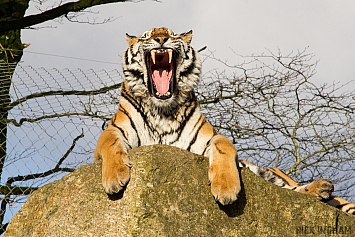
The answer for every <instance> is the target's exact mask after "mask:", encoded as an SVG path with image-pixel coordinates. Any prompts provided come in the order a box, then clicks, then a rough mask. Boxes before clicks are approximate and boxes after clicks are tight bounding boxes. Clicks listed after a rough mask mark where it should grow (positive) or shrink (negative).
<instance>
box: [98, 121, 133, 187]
mask: <svg viewBox="0 0 355 237" xmlns="http://www.w3.org/2000/svg"><path fill="white" fill-rule="evenodd" d="M94 159H95V160H100V159H102V185H103V186H104V189H105V191H106V193H108V194H113V193H118V192H119V191H121V190H122V189H123V188H124V186H126V185H127V183H128V181H129V179H130V176H131V175H130V167H131V166H132V164H131V162H130V159H129V156H128V153H127V150H126V148H125V147H124V145H123V143H122V138H121V135H120V133H119V132H118V131H117V130H116V129H115V128H113V127H112V125H109V127H108V128H107V129H106V130H105V131H103V133H102V134H101V136H100V138H99V140H98V143H97V146H96V149H95V152H94Z"/></svg>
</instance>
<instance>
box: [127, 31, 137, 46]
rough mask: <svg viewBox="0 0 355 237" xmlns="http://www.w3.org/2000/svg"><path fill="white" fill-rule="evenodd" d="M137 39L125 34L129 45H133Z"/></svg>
mask: <svg viewBox="0 0 355 237" xmlns="http://www.w3.org/2000/svg"><path fill="white" fill-rule="evenodd" d="M136 40H137V37H136V36H133V35H129V34H127V33H126V41H127V42H128V44H129V45H131V44H133V43H134V42H136Z"/></svg>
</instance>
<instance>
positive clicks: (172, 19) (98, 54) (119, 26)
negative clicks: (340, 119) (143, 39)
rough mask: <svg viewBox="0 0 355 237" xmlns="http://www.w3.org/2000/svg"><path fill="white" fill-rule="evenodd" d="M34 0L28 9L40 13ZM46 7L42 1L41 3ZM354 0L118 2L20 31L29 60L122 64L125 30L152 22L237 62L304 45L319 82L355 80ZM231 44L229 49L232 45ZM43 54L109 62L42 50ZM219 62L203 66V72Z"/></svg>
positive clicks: (50, 64) (58, 64) (59, 64)
mask: <svg viewBox="0 0 355 237" xmlns="http://www.w3.org/2000/svg"><path fill="white" fill-rule="evenodd" d="M36 6H38V4H36V3H34V2H31V5H30V9H29V10H28V12H27V13H26V14H27V15H31V14H35V13H37V12H38V10H37V9H36ZM43 7H45V6H43ZM354 9H355V2H354V1H351V0H347V1H331V0H315V1H306V0H297V1H290V0H270V1H263V0H256V1H247V0H244V1H218V2H216V1H212V0H193V1H191V0H175V1H174V0H162V1H161V2H155V1H142V2H135V3H134V2H130V3H115V4H108V5H104V6H98V7H94V8H92V9H91V11H92V12H96V13H98V14H85V15H83V16H81V19H82V20H86V19H89V20H90V21H93V20H94V19H96V20H97V21H100V20H103V19H105V18H107V17H113V18H117V19H116V20H115V21H114V22H111V23H107V24H99V25H90V24H79V23H70V22H67V21H66V20H65V19H64V20H63V21H62V22H61V23H58V22H54V21H51V22H47V23H45V24H40V25H38V26H39V27H48V26H49V27H55V28H42V29H40V30H23V31H22V39H23V42H24V43H31V46H30V47H28V48H27V49H26V50H25V53H24V56H23V58H22V60H23V63H24V64H25V65H32V66H34V67H45V68H59V69H61V68H82V69H88V68H93V69H101V68H103V69H108V70H110V69H113V68H120V61H121V59H120V56H119V55H120V54H121V53H122V52H123V51H124V50H125V48H126V46H127V44H126V42H125V33H129V34H131V35H139V34H141V33H143V32H144V31H146V30H149V29H150V28H152V27H160V26H166V27H168V28H171V29H172V30H174V31H175V32H177V33H181V32H185V31H188V30H190V29H192V30H193V31H194V38H193V42H192V44H193V46H194V47H195V48H197V49H198V48H201V47H203V46H205V45H207V46H208V49H209V50H212V51H215V54H216V55H217V57H219V58H220V59H222V60H228V61H229V62H233V63H240V62H241V59H240V58H238V57H235V55H234V54H233V52H232V50H233V51H235V52H236V53H238V54H241V55H251V54H261V53H264V52H267V50H270V51H272V52H275V53H277V51H278V50H280V51H281V53H283V54H288V53H290V52H291V51H297V50H303V49H304V48H306V47H308V49H307V52H308V53H312V54H314V55H315V57H314V60H319V63H318V67H317V74H316V76H315V77H314V80H315V81H316V82H318V83H323V82H328V83H329V82H332V81H340V82H344V83H345V82H348V81H350V80H353V79H355V67H354V66H353V64H354V61H355V47H354V42H355V14H354ZM231 49H232V50H231ZM35 53H45V54H53V55H60V56H66V57H78V58H83V59H87V60H98V61H104V62H108V63H98V62H91V61H82V60H73V59H68V58H61V57H53V56H45V55H41V54H35ZM209 67H215V68H218V65H205V68H204V70H205V71H207V70H209V69H210V68H209Z"/></svg>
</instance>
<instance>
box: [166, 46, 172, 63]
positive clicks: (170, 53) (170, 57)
mask: <svg viewBox="0 0 355 237" xmlns="http://www.w3.org/2000/svg"><path fill="white" fill-rule="evenodd" d="M167 51H168V54H169V63H171V59H172V57H173V50H172V49H168V50H167Z"/></svg>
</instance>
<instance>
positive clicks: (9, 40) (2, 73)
mask: <svg viewBox="0 0 355 237" xmlns="http://www.w3.org/2000/svg"><path fill="white" fill-rule="evenodd" d="M28 3H29V0H2V1H0V25H1V24H2V22H6V21H9V20H14V19H19V18H22V17H24V15H25V11H26V9H27V8H28ZM23 48H24V46H23V44H22V42H21V30H10V31H6V32H0V177H1V175H2V170H3V167H4V163H5V160H6V140H7V124H8V122H7V117H8V112H9V111H8V105H9V103H10V95H9V93H10V87H11V83H12V75H13V73H14V71H15V68H16V65H17V63H18V62H20V60H21V57H22V50H23ZM1 183H4V182H3V181H2V182H1ZM7 199H8V197H6V196H5V197H4V198H3V201H2V202H1V210H0V233H2V232H3V231H4V229H5V228H6V226H3V225H2V221H3V217H4V212H5V210H6V204H7Z"/></svg>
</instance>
